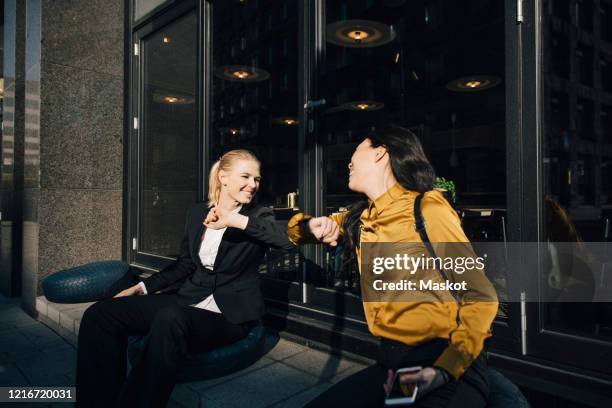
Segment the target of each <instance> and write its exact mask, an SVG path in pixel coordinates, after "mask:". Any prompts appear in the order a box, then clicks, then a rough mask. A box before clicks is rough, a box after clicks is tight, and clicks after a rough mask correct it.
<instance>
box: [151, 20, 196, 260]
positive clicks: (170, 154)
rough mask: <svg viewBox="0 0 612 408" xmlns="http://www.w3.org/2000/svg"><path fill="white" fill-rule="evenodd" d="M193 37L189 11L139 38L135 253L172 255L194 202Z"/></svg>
mask: <svg viewBox="0 0 612 408" xmlns="http://www.w3.org/2000/svg"><path fill="white" fill-rule="evenodd" d="M196 34H197V18H196V13H195V12H192V13H190V14H187V15H186V16H184V17H181V18H180V19H179V20H177V21H175V22H173V23H172V24H170V25H169V26H166V27H164V28H163V29H161V30H160V31H157V32H155V33H153V34H151V35H150V36H148V37H146V38H144V39H143V58H142V61H143V64H144V67H143V68H144V70H143V73H144V78H143V83H142V86H143V90H144V95H143V111H142V125H141V126H140V127H141V144H142V150H141V155H142V156H141V160H142V166H141V168H142V170H141V171H142V173H141V185H140V188H141V190H140V203H139V205H140V207H139V208H140V223H139V229H140V243H139V251H140V252H145V253H149V254H155V255H161V256H167V257H174V256H176V255H177V254H178V251H179V244H180V242H181V238H182V235H183V227H184V225H185V213H186V211H187V208H188V207H189V205H191V204H192V203H194V202H195V201H196V195H197V179H198V174H197V171H198V170H197V169H198V166H197V133H198V132H197V120H196V119H197V104H196V87H197V85H196V84H197V80H196V62H197V57H196V55H197V52H196V45H197V35H196ZM164 38H166V39H167V41H164Z"/></svg>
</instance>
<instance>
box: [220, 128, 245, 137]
mask: <svg viewBox="0 0 612 408" xmlns="http://www.w3.org/2000/svg"><path fill="white" fill-rule="evenodd" d="M219 133H221V134H223V135H228V136H231V137H236V136H243V135H245V134H246V133H247V132H246V129H245V128H244V127H242V126H240V127H238V126H227V127H222V128H219Z"/></svg>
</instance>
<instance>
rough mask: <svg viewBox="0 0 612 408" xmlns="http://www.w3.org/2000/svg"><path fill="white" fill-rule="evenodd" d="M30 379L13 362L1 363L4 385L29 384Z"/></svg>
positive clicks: (0, 381)
mask: <svg viewBox="0 0 612 408" xmlns="http://www.w3.org/2000/svg"><path fill="white" fill-rule="evenodd" d="M27 384H28V380H27V379H26V378H25V377H24V375H23V374H22V373H21V371H19V369H18V368H17V366H16V365H15V364H13V363H0V385H2V386H3V387H10V386H17V385H21V386H23V385H27Z"/></svg>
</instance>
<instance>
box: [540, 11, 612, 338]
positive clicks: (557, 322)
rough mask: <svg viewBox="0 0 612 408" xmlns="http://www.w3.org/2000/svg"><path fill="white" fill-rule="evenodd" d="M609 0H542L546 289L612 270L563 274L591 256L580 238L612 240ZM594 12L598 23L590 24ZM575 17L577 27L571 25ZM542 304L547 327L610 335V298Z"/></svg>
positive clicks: (588, 281)
mask: <svg viewBox="0 0 612 408" xmlns="http://www.w3.org/2000/svg"><path fill="white" fill-rule="evenodd" d="M609 6H610V5H609V4H607V3H606V2H601V8H599V7H598V8H595V7H594V6H593V1H592V0H571V1H558V0H554V1H553V0H547V1H545V2H544V9H545V10H551V12H550V13H547V14H544V16H543V17H544V18H543V26H542V27H543V29H542V30H543V38H542V49H543V88H542V95H543V97H542V110H543V124H542V171H543V183H542V189H543V194H544V197H543V202H544V204H545V205H543V217H542V218H543V220H545V222H544V223H543V226H542V227H543V231H544V238H545V239H546V240H547V241H548V242H549V251H548V253H546V254H544V257H543V265H542V266H541V268H542V269H541V270H542V276H541V283H542V285H543V290H556V291H559V292H563V293H565V294H566V295H570V296H571V294H572V291H577V290H581V291H582V290H584V288H590V290H593V291H597V290H598V285H603V284H605V282H609V281H610V277H612V264H610V265H609V266H610V267H608V268H606V267H604V268H602V270H601V271H592V270H586V269H585V270H583V271H578V272H576V271H574V272H573V273H572V275H571V276H564V274H563V270H564V266H566V265H571V264H572V263H573V262H575V259H578V258H585V259H588V258H589V256H590V254H589V253H588V251H587V250H586V249H585V248H586V246H585V245H582V244H581V243H582V242H606V241H610V230H609V228H610V227H609V225H610V219H611V216H612V200H611V199H610V198H611V197H612V180H611V178H610V177H611V173H610V163H612V137H611V136H610V135H611V134H612V133H611V130H612V117H611V116H610V105H611V102H610V101H612V80H611V79H610V78H609V68H608V64H609V61H612V55H611V54H610V51H609V50H610V43H609V42H608V41H609V40H610V38H608V33H609V32H610V27H611V26H612V24H611V23H610V19H609V18H607V19H606V18H604V17H603V16H605V15H606V14H607V13H608V12H609V10H610V8H609ZM600 14H601V17H600ZM572 19H573V21H572ZM596 19H598V20H599V23H600V24H598V25H597V26H596V27H594V26H593V21H595V20H596ZM572 23H573V24H575V26H576V27H577V30H572V29H568V27H570V25H571V24H572ZM560 242H574V243H576V245H575V251H576V252H575V254H574V255H570V256H569V257H567V256H566V257H565V258H562V257H560V256H559V255H558V251H557V250H556V247H558V246H559V244H557V243H560ZM611 249H612V247H611ZM560 277H562V278H563V279H560ZM594 277H595V278H597V279H594ZM543 311H544V318H543V320H544V323H543V324H544V326H545V328H546V329H548V330H552V331H561V332H566V333H572V334H578V335H587V336H598V337H601V338H603V339H612V308H611V307H610V305H609V304H605V303H563V304H561V303H557V304H543Z"/></svg>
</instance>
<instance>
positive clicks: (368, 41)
mask: <svg viewBox="0 0 612 408" xmlns="http://www.w3.org/2000/svg"><path fill="white" fill-rule="evenodd" d="M326 37H327V41H329V42H330V43H332V44H335V45H339V46H341V47H353V48H367V47H378V46H380V45H384V44H387V43H388V42H391V41H393V39H394V38H395V31H394V30H393V26H389V25H387V24H384V23H379V22H378V21H370V20H343V21H336V22H335V23H330V24H328V25H327V32H326Z"/></svg>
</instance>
